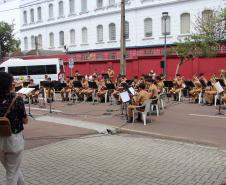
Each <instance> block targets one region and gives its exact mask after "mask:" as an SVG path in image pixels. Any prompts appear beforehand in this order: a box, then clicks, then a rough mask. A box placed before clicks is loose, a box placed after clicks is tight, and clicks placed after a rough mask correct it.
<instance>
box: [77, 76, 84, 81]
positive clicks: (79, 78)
mask: <svg viewBox="0 0 226 185" xmlns="http://www.w3.org/2000/svg"><path fill="white" fill-rule="evenodd" d="M77 78H78V80H79V81H81V80H82V78H85V76H83V75H79V76H77Z"/></svg>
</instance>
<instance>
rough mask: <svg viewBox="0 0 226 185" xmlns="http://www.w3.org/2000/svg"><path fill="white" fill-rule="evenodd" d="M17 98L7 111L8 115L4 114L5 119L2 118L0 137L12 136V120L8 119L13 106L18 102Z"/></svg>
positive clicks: (0, 118) (0, 120) (0, 119)
mask: <svg viewBox="0 0 226 185" xmlns="http://www.w3.org/2000/svg"><path fill="white" fill-rule="evenodd" d="M16 98H17V97H16V96H15V97H14V98H13V100H12V102H11V104H10V106H9V108H8V109H7V111H6V113H5V114H4V116H3V117H0V137H9V136H11V135H12V131H11V123H10V120H9V119H8V118H7V117H6V116H7V115H8V114H9V112H10V110H11V108H12V106H13V104H14V103H15V101H16Z"/></svg>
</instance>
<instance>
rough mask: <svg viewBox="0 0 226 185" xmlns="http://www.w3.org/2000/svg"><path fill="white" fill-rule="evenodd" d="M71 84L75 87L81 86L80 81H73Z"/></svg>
mask: <svg viewBox="0 0 226 185" xmlns="http://www.w3.org/2000/svg"><path fill="white" fill-rule="evenodd" d="M73 85H74V87H75V88H82V83H81V82H80V81H74V82H73Z"/></svg>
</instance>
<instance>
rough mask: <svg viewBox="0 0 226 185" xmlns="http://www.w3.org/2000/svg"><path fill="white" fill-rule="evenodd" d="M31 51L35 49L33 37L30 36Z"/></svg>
mask: <svg viewBox="0 0 226 185" xmlns="http://www.w3.org/2000/svg"><path fill="white" fill-rule="evenodd" d="M31 49H35V36H34V35H32V36H31Z"/></svg>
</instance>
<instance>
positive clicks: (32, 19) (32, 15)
mask: <svg viewBox="0 0 226 185" xmlns="http://www.w3.org/2000/svg"><path fill="white" fill-rule="evenodd" d="M30 20H31V23H34V22H35V15H34V9H31V10H30Z"/></svg>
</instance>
